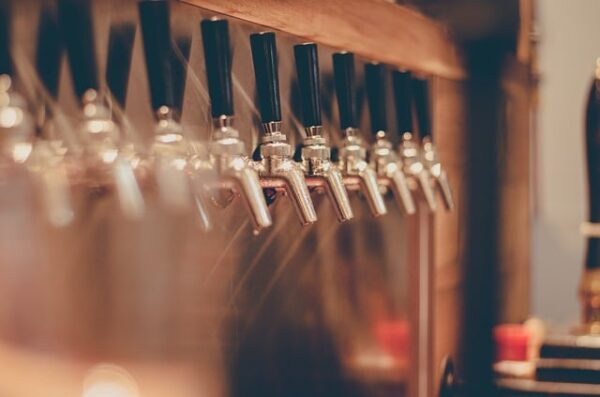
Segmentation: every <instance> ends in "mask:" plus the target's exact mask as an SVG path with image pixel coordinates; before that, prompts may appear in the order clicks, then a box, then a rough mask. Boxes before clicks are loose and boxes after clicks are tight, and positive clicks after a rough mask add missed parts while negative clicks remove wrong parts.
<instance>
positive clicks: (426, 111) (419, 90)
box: [412, 77, 432, 139]
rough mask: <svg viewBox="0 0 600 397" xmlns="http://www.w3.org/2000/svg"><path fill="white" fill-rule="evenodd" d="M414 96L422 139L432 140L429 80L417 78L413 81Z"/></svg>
mask: <svg viewBox="0 0 600 397" xmlns="http://www.w3.org/2000/svg"><path fill="white" fill-rule="evenodd" d="M412 88H413V96H414V101H415V113H416V116H417V125H418V126H419V136H420V137H421V138H425V137H429V138H430V139H431V138H432V131H431V103H430V101H429V80H427V79H426V78H421V77H415V78H413V80H412Z"/></svg>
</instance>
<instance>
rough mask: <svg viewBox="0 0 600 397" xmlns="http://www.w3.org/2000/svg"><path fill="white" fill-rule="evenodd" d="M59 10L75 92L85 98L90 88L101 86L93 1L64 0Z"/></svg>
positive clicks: (95, 88)
mask: <svg viewBox="0 0 600 397" xmlns="http://www.w3.org/2000/svg"><path fill="white" fill-rule="evenodd" d="M58 10H59V20H60V26H61V29H62V33H63V41H64V43H65V46H66V48H67V54H68V57H69V66H70V68H71V76H72V78H73V85H74V87H75V93H76V94H77V97H78V98H81V97H83V94H84V93H85V92H86V91H87V90H90V89H93V90H98V89H99V84H98V69H97V67H98V65H97V64H96V50H95V43H94V25H93V19H92V11H91V5H90V0H60V1H59V3H58Z"/></svg>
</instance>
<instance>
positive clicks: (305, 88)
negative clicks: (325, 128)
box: [294, 43, 321, 133]
mask: <svg viewBox="0 0 600 397" xmlns="http://www.w3.org/2000/svg"><path fill="white" fill-rule="evenodd" d="M294 56H295V59H296V72H297V75H298V87H299V89H300V101H301V107H302V123H303V125H304V127H305V128H307V129H308V128H310V127H315V126H320V125H321V95H320V83H319V60H318V53H317V45H316V44H315V43H303V44H297V45H295V46H294ZM307 132H309V133H312V132H311V131H307Z"/></svg>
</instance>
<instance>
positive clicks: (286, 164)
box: [250, 32, 317, 225]
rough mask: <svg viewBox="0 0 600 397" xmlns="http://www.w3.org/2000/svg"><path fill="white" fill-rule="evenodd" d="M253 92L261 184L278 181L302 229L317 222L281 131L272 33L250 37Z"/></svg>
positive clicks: (274, 45)
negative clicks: (258, 118)
mask: <svg viewBox="0 0 600 397" xmlns="http://www.w3.org/2000/svg"><path fill="white" fill-rule="evenodd" d="M250 44H251V47H252V61H253V63H254V75H255V78H256V91H257V93H258V102H259V107H260V116H261V121H262V124H263V131H264V135H263V136H262V142H261V144H260V156H261V160H260V162H258V163H257V165H258V170H259V175H260V177H261V179H263V181H274V182H277V181H281V182H283V183H284V186H285V189H286V191H287V193H288V194H289V196H290V197H291V200H292V203H293V204H294V208H295V209H296V213H297V214H298V218H299V219H300V223H301V224H302V225H307V224H311V223H314V222H316V220H317V213H316V211H315V208H314V206H313V203H312V199H311V197H310V192H309V191H308V187H307V186H306V181H305V180H304V171H303V170H302V166H301V165H300V164H298V163H296V162H295V161H294V160H293V159H292V154H293V153H292V147H291V146H290V144H289V143H287V137H286V135H285V134H284V133H283V132H282V129H281V105H280V97H279V73H278V71H277V48H276V43H275V33H273V32H262V33H255V34H252V35H250Z"/></svg>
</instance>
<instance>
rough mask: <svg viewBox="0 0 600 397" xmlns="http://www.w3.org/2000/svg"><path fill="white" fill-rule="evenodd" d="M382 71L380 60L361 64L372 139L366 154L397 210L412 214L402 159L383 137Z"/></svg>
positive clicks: (385, 130)
mask: <svg viewBox="0 0 600 397" xmlns="http://www.w3.org/2000/svg"><path fill="white" fill-rule="evenodd" d="M384 73H385V68H384V66H383V65H382V64H379V63H367V64H366V65H365V82H366V88H367V102H368V104H369V113H370V115H371V130H372V131H373V134H374V135H375V143H373V145H372V146H371V150H370V155H369V158H370V162H371V165H372V167H373V168H374V169H375V171H376V172H377V175H378V176H379V178H380V180H382V181H383V182H384V183H385V184H386V185H388V186H389V188H390V189H391V190H392V192H393V194H394V198H395V199H396V202H397V203H398V206H399V207H400V210H401V211H402V212H403V213H404V214H406V215H412V214H414V213H415V212H416V208H415V202H414V200H413V197H412V195H411V192H410V188H409V185H408V181H407V179H406V175H405V174H404V171H403V170H402V162H401V160H400V159H399V158H398V156H397V154H396V153H395V152H394V148H393V145H392V142H391V141H390V140H389V139H388V137H387V134H388V133H387V115H386V110H385V84H384V77H385V74H384Z"/></svg>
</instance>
